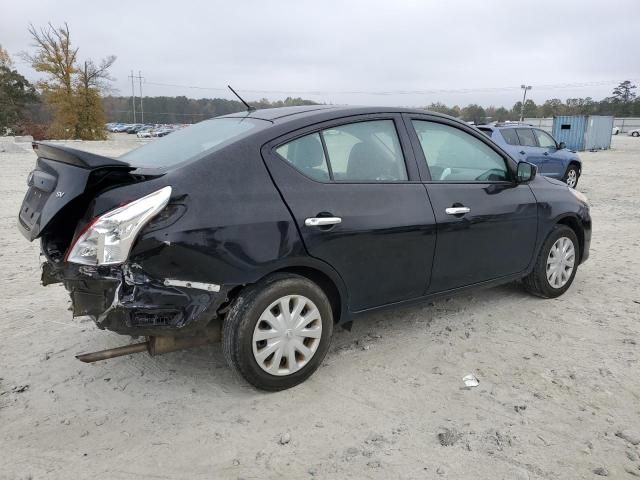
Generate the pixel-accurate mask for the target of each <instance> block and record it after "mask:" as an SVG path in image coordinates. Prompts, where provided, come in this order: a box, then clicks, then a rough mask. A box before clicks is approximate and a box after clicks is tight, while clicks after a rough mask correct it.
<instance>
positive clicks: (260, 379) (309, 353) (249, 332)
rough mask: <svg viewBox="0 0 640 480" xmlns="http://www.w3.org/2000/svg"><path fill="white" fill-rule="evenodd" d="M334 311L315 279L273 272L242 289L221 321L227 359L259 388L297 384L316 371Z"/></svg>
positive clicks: (327, 339) (223, 346) (280, 388)
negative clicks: (314, 281)
mask: <svg viewBox="0 0 640 480" xmlns="http://www.w3.org/2000/svg"><path fill="white" fill-rule="evenodd" d="M332 333H333V314H332V310H331V304H330V303H329V299H328V298H327V296H326V294H325V293H324V292H323V291H322V289H321V288H320V287H319V286H318V285H316V284H315V283H313V282H312V281H311V280H309V279H307V278H305V277H301V276H299V275H292V274H275V275H272V276H270V277H267V278H266V279H264V280H263V281H261V282H259V283H257V284H256V285H252V286H249V287H247V288H245V289H244V290H242V291H241V292H240V293H239V295H238V296H237V297H236V299H235V300H234V301H233V303H232V305H231V308H230V309H229V311H228V312H227V315H226V317H225V319H224V322H223V325H222V349H223V352H224V356H225V359H226V360H227V363H228V364H229V365H230V366H231V368H232V369H233V370H235V371H236V372H237V373H239V374H240V375H241V376H242V377H243V378H244V379H245V380H246V381H247V382H249V383H250V384H251V385H253V386H254V387H256V388H259V389H262V390H269V391H278V390H285V389H287V388H291V387H294V386H296V385H298V384H300V383H302V382H304V381H305V380H306V379H307V378H309V377H310V376H311V374H313V372H315V371H316V369H317V368H318V366H319V365H320V364H321V363H322V360H323V359H324V357H325V355H326V354H327V351H328V349H329V344H330V342H331V335H332Z"/></svg>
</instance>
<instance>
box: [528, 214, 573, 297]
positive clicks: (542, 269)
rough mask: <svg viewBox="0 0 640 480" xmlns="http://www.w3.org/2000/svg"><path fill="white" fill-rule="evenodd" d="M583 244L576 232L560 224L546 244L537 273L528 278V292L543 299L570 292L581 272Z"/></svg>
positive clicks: (539, 257)
mask: <svg viewBox="0 0 640 480" xmlns="http://www.w3.org/2000/svg"><path fill="white" fill-rule="evenodd" d="M579 258H580V245H579V243H578V237H577V236H576V234H575V232H574V231H573V230H572V229H571V228H569V227H567V226H566V225H556V226H555V227H553V230H552V231H551V233H550V234H549V236H548V237H547V239H546V240H545V241H544V243H543V244H542V248H541V249H540V253H539V254H538V258H537V259H536V264H535V266H534V267H533V271H532V272H531V273H530V274H529V275H528V276H526V277H525V278H524V286H525V289H526V290H528V291H529V292H530V293H532V294H534V295H537V296H538V297H542V298H556V297H559V296H560V295H562V294H563V293H564V292H566V291H567V290H568V289H569V287H570V286H571V284H572V283H573V279H574V278H575V276H576V272H577V270H578V263H579Z"/></svg>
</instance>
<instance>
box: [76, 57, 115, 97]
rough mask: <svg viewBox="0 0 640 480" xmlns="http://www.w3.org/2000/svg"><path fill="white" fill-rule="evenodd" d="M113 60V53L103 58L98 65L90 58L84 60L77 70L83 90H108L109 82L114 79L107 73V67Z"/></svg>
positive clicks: (109, 66)
mask: <svg viewBox="0 0 640 480" xmlns="http://www.w3.org/2000/svg"><path fill="white" fill-rule="evenodd" d="M115 61H116V56H115V55H109V56H108V57H106V58H103V59H102V61H101V62H100V64H99V65H96V64H95V63H94V62H93V60H91V59H89V60H87V61H85V62H84V66H83V67H82V68H81V69H80V72H79V83H80V86H81V87H82V88H83V89H84V90H85V91H86V90H89V89H90V88H95V89H96V90H99V91H100V92H106V91H109V90H110V85H109V82H112V81H113V80H114V78H113V77H112V76H111V75H110V74H109V68H111V66H112V65H113V63H114V62H115Z"/></svg>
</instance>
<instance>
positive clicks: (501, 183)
mask: <svg viewBox="0 0 640 480" xmlns="http://www.w3.org/2000/svg"><path fill="white" fill-rule="evenodd" d="M405 118H406V119H407V127H408V128H410V135H411V136H412V138H413V142H414V150H415V151H416V154H417V155H418V156H419V157H420V158H418V165H419V167H420V168H421V169H422V170H421V171H422V175H423V178H424V179H425V182H424V183H425V187H426V189H427V191H428V194H429V198H430V200H431V204H432V205H433V209H434V213H435V217H436V222H437V224H438V228H437V231H438V237H437V244H436V251H435V257H434V263H433V269H432V276H431V283H430V287H429V289H428V293H437V292H442V291H446V290H451V289H454V288H458V287H463V286H467V285H472V284H475V283H480V282H484V281H489V280H493V279H498V278H501V277H506V276H509V275H513V274H517V273H520V272H523V271H524V270H525V269H526V268H527V267H528V265H529V263H530V261H531V259H532V256H533V252H534V246H535V242H536V235H537V205H536V200H535V197H534V196H533V193H532V192H531V189H530V188H529V186H528V185H525V184H516V183H515V182H514V181H513V178H514V175H515V165H514V164H513V161H512V160H511V159H509V158H508V156H506V155H505V154H503V153H502V152H500V151H499V150H498V149H496V148H495V146H494V145H493V144H492V143H491V141H490V140H488V139H486V137H485V136H484V135H482V134H480V133H477V132H475V131H474V130H472V129H469V128H466V127H463V126H460V125H459V124H458V123H457V122H451V121H448V120H445V119H442V118H430V117H423V116H416V115H407V116H406V117H405Z"/></svg>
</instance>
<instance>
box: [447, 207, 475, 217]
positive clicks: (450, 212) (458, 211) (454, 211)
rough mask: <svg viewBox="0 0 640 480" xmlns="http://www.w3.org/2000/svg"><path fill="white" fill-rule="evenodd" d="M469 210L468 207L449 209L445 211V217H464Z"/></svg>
mask: <svg viewBox="0 0 640 480" xmlns="http://www.w3.org/2000/svg"><path fill="white" fill-rule="evenodd" d="M470 211H471V209H470V208H469V207H449V208H447V209H446V210H445V213H446V214H447V215H464V214H465V213H469V212H470Z"/></svg>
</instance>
